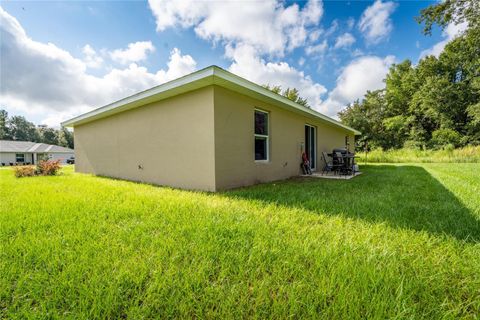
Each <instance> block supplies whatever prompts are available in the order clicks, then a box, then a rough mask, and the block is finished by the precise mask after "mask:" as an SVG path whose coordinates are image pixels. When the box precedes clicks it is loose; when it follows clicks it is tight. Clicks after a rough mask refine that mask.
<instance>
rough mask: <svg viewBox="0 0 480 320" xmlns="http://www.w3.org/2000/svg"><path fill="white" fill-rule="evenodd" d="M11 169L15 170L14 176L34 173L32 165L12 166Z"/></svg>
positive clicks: (29, 175) (20, 176)
mask: <svg viewBox="0 0 480 320" xmlns="http://www.w3.org/2000/svg"><path fill="white" fill-rule="evenodd" d="M13 171H14V172H15V177H17V178H22V177H33V176H35V175H36V171H35V167H33V166H19V167H14V168H13Z"/></svg>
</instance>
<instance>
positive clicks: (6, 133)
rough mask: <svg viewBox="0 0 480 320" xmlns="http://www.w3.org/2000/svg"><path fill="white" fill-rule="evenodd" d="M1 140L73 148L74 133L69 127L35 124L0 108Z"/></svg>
mask: <svg viewBox="0 0 480 320" xmlns="http://www.w3.org/2000/svg"><path fill="white" fill-rule="evenodd" d="M0 140H17V141H31V142H41V143H47V144H53V145H58V146H62V147H67V148H71V149H73V147H74V143H73V133H72V132H70V131H68V130H67V128H64V127H62V128H61V129H54V128H49V127H47V126H38V127H37V126H35V124H33V123H32V122H30V121H28V120H27V119H25V117H22V116H12V117H9V116H8V112H7V111H5V110H0Z"/></svg>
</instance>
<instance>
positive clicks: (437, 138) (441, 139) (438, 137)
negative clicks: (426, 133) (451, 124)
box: [431, 129, 462, 149]
mask: <svg viewBox="0 0 480 320" xmlns="http://www.w3.org/2000/svg"><path fill="white" fill-rule="evenodd" d="M461 138H462V137H461V136H460V134H459V133H458V132H456V131H455V130H452V129H438V130H435V131H433V133H432V140H431V143H432V145H433V147H434V148H437V149H439V148H442V147H444V146H445V145H447V144H452V145H453V146H455V147H458V146H459V145H460V140H461Z"/></svg>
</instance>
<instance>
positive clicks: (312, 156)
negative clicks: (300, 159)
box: [305, 124, 317, 170]
mask: <svg viewBox="0 0 480 320" xmlns="http://www.w3.org/2000/svg"><path fill="white" fill-rule="evenodd" d="M305 153H306V154H307V157H308V160H310V168H312V170H315V169H317V128H315V127H313V126H309V125H308V124H306V125H305Z"/></svg>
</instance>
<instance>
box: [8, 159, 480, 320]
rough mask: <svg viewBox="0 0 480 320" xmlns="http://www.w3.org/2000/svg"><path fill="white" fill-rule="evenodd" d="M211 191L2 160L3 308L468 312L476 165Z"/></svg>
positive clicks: (24, 313)
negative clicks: (16, 169)
mask: <svg viewBox="0 0 480 320" xmlns="http://www.w3.org/2000/svg"><path fill="white" fill-rule="evenodd" d="M362 171H363V172H364V174H363V175H361V176H358V177H356V178H355V179H352V180H343V181H342V180H320V179H293V180H289V181H284V182H280V183H271V184H265V185H258V186H254V187H249V188H243V189H238V190H233V191H228V192H223V193H218V194H210V193H201V192H188V191H180V190H174V189H169V188H162V187H156V186H151V185H145V184H138V183H133V182H127V181H120V180H113V179H108V178H101V177H93V176H90V175H82V174H75V173H73V172H72V169H71V168H66V169H64V170H63V173H62V175H60V176H56V177H34V178H22V179H16V178H14V177H13V173H12V171H11V169H2V170H0V318H75V319H79V318H83V319H92V318H111V319H115V318H131V319H141V318H222V319H228V318H235V319H238V318H272V319H280V318H295V319H300V318H317V319H318V318H323V319H334V318H335V319H365V318H377V319H386V318H390V319H395V318H396V319H420V318H431V319H440V318H446V319H449V318H451V319H453V318H466V319H478V317H479V314H480V197H479V194H480V165H479V164H423V165H369V166H363V167H362Z"/></svg>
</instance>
